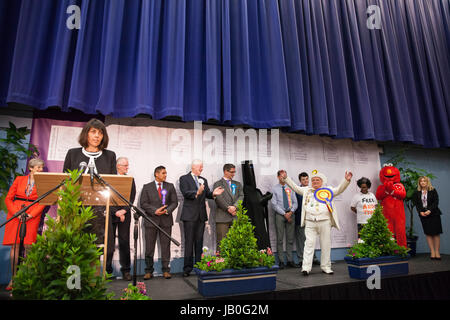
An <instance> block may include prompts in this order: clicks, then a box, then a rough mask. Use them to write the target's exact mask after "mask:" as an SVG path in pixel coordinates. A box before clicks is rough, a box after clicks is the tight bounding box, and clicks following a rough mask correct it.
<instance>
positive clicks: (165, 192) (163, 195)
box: [161, 189, 167, 206]
mask: <svg viewBox="0 0 450 320" xmlns="http://www.w3.org/2000/svg"><path fill="white" fill-rule="evenodd" d="M166 195H167V190H166V189H162V190H161V196H162V204H163V206H164V205H165V204H166Z"/></svg>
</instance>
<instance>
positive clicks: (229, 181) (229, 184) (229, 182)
mask: <svg viewBox="0 0 450 320" xmlns="http://www.w3.org/2000/svg"><path fill="white" fill-rule="evenodd" d="M227 182H228V186H229V187H230V190H231V180H227Z"/></svg>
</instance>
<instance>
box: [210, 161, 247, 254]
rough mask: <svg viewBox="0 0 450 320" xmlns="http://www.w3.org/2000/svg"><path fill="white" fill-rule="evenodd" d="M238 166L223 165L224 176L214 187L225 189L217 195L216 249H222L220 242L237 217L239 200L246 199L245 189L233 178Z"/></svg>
mask: <svg viewBox="0 0 450 320" xmlns="http://www.w3.org/2000/svg"><path fill="white" fill-rule="evenodd" d="M235 174H236V167H235V166H234V165H233V164H231V163H227V164H225V165H224V166H223V178H222V179H220V180H219V181H216V182H215V183H214V186H213V189H215V188H217V187H222V188H223V189H224V190H225V191H224V192H223V193H222V194H221V195H219V196H217V197H216V205H217V207H216V215H215V217H216V241H217V245H216V248H217V249H216V250H217V251H220V242H221V241H222V239H223V238H224V237H225V236H226V234H227V233H228V230H229V229H230V227H231V225H232V224H233V220H235V219H236V210H237V205H238V203H239V201H243V200H244V189H243V188H242V185H241V183H240V182H238V181H236V180H233V178H234V175H235Z"/></svg>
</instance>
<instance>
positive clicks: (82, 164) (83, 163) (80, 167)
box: [73, 161, 87, 183]
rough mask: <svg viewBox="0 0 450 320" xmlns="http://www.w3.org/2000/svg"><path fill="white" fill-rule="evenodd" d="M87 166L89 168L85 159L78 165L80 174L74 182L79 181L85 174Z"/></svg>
mask: <svg viewBox="0 0 450 320" xmlns="http://www.w3.org/2000/svg"><path fill="white" fill-rule="evenodd" d="M86 168H87V163H86V162H84V161H83V162H80V165H79V166H78V176H77V177H76V178H75V181H74V182H73V183H77V181H78V180H79V179H80V178H81V176H82V175H83V173H84V171H85V170H86Z"/></svg>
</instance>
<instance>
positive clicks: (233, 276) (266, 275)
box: [194, 265, 278, 297]
mask: <svg viewBox="0 0 450 320" xmlns="http://www.w3.org/2000/svg"><path fill="white" fill-rule="evenodd" d="M194 271H195V272H196V273H197V277H198V292H199V293H200V294H201V295H202V296H204V297H216V296H226V295H233V294H242V293H250V292H261V291H273V290H275V288H276V278H277V272H278V266H277V265H275V266H273V267H271V268H268V267H258V268H247V269H240V270H237V269H226V270H223V271H222V272H217V271H203V270H199V269H194Z"/></svg>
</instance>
